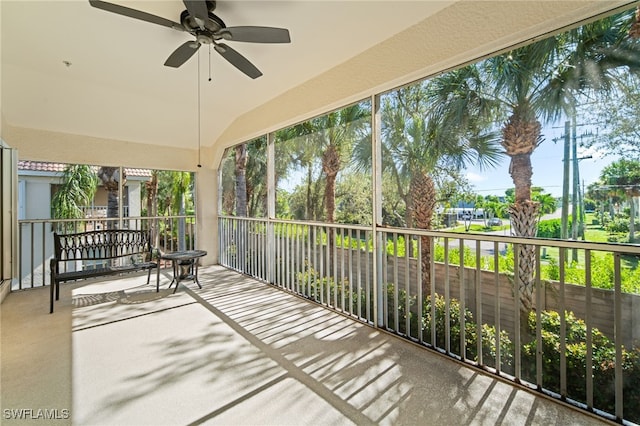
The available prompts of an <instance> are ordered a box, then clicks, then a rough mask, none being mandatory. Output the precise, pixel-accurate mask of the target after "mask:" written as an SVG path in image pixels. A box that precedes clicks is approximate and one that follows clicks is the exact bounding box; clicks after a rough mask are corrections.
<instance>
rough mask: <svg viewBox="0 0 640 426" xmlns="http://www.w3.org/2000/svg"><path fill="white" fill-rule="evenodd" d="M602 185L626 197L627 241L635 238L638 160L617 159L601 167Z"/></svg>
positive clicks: (639, 189) (639, 175)
mask: <svg viewBox="0 0 640 426" xmlns="http://www.w3.org/2000/svg"><path fill="white" fill-rule="evenodd" d="M600 180H601V182H602V186H603V187H604V188H607V189H608V190H609V192H610V193H614V194H617V195H618V196H620V197H622V198H626V200H627V202H628V203H629V242H630V243H633V242H634V240H635V216H636V209H635V200H634V199H635V197H638V196H640V162H639V161H635V160H626V159H622V160H618V161H615V162H613V163H611V164H609V165H608V166H607V167H605V168H604V169H602V172H601V173H600Z"/></svg>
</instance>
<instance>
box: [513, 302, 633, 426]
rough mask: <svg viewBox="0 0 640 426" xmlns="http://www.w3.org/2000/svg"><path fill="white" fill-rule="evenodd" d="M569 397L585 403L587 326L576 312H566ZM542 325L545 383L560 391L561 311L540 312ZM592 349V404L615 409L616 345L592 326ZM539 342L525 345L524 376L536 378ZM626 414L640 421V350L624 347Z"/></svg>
mask: <svg viewBox="0 0 640 426" xmlns="http://www.w3.org/2000/svg"><path fill="white" fill-rule="evenodd" d="M565 319H566V328H565V331H566V352H565V354H566V362H567V370H566V374H567V396H568V397H569V398H571V399H574V400H576V401H580V402H586V378H585V377H586V365H587V364H586V358H587V346H586V336H587V328H586V324H585V322H584V321H583V320H581V319H579V318H576V316H575V315H574V314H573V312H565ZM528 327H529V330H530V333H532V334H533V335H535V334H536V313H535V312H531V313H530V314H529V319H528ZM541 328H542V330H541V331H542V348H541V351H542V386H543V387H544V388H546V389H549V390H551V391H553V392H557V393H560V314H559V313H558V312H554V311H544V312H542V313H541ZM591 336H592V337H591V338H592V348H593V358H592V359H593V389H594V392H593V403H594V406H595V408H597V409H600V410H604V411H607V412H609V413H614V412H615V385H614V380H615V345H614V343H613V342H612V341H611V340H610V339H609V338H607V337H606V336H605V335H604V334H602V333H601V332H600V331H599V330H597V329H595V328H594V329H592V334H591ZM536 352H537V346H536V341H535V340H534V341H532V342H530V343H527V344H525V345H523V350H522V376H523V378H524V379H525V380H528V381H530V382H532V383H535V381H536ZM622 362H623V367H622V368H623V374H624V379H623V387H624V389H623V396H624V400H623V403H624V417H625V419H628V420H631V421H633V422H638V421H640V387H638V385H637V384H638V383H639V382H640V349H639V348H635V347H634V348H632V349H630V350H628V349H625V348H623V349H622Z"/></svg>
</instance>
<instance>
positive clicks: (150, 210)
mask: <svg viewBox="0 0 640 426" xmlns="http://www.w3.org/2000/svg"><path fill="white" fill-rule="evenodd" d="M145 192H146V197H147V217H149V218H152V217H154V218H155V217H157V216H158V171H157V170H152V171H151V178H150V179H149V180H148V181H147V182H145ZM148 226H149V238H150V239H151V241H152V242H153V247H158V245H159V242H160V241H159V232H158V220H157V219H149V224H148Z"/></svg>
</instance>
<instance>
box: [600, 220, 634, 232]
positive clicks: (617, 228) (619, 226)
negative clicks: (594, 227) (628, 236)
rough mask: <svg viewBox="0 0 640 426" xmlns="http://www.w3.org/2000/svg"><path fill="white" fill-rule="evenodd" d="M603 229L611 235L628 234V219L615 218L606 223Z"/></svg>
mask: <svg viewBox="0 0 640 426" xmlns="http://www.w3.org/2000/svg"><path fill="white" fill-rule="evenodd" d="M605 229H606V230H607V231H608V232H610V233H612V234H616V233H620V234H622V233H626V232H629V219H626V218H625V219H623V218H619V217H616V218H615V219H614V220H612V221H611V222H609V223H607V225H606V227H605Z"/></svg>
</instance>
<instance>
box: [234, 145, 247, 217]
mask: <svg viewBox="0 0 640 426" xmlns="http://www.w3.org/2000/svg"><path fill="white" fill-rule="evenodd" d="M235 166H236V167H235V173H236V215H237V216H241V217H245V216H246V215H247V144H244V143H243V144H240V145H236V147H235Z"/></svg>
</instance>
